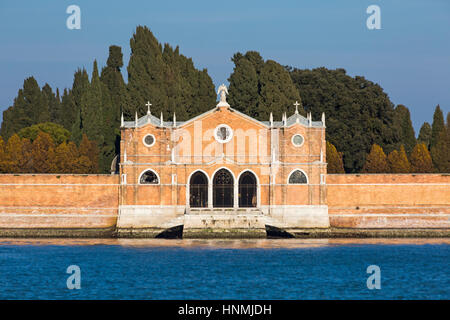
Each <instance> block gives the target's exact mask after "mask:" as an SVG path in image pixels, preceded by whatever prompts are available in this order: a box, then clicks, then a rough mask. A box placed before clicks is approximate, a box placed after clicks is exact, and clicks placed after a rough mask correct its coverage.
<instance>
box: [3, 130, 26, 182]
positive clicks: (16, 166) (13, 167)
mask: <svg viewBox="0 0 450 320" xmlns="http://www.w3.org/2000/svg"><path fill="white" fill-rule="evenodd" d="M6 157H7V164H6V166H5V167H6V168H5V169H6V172H8V173H20V172H22V170H21V164H22V163H23V162H24V159H23V152H22V139H20V137H19V136H18V135H17V134H13V135H12V136H11V137H10V138H9V139H8V143H7V144H6Z"/></svg>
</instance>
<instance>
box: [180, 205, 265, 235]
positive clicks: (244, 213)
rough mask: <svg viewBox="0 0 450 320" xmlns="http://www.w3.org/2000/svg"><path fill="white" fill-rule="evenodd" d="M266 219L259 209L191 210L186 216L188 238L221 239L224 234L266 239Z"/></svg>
mask: <svg viewBox="0 0 450 320" xmlns="http://www.w3.org/2000/svg"><path fill="white" fill-rule="evenodd" d="M265 223H266V217H265V216H264V215H263V213H262V211H261V210H259V209H257V208H212V209H209V208H190V209H186V214H185V215H184V231H183V234H184V235H186V236H187V237H197V236H202V237H204V236H205V234H209V235H210V236H211V237H214V236H217V237H220V234H223V233H227V234H230V233H234V234H236V236H239V235H242V234H243V233H245V234H247V236H251V237H258V238H259V237H261V238H263V237H265V236H266V232H265Z"/></svg>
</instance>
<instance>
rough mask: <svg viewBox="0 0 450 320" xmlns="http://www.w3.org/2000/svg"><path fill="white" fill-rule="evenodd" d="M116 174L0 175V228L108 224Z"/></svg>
mask: <svg viewBox="0 0 450 320" xmlns="http://www.w3.org/2000/svg"><path fill="white" fill-rule="evenodd" d="M118 199H119V176H118V175H54V174H20V175H17V174H2V175H0V228H111V227H114V226H115V225H116V222H117V214H118V213H117V212H118V205H119V202H118V201H119V200H118Z"/></svg>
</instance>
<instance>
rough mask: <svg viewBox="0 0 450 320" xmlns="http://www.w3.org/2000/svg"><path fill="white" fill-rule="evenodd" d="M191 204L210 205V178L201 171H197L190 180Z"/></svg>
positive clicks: (195, 206)
mask: <svg viewBox="0 0 450 320" xmlns="http://www.w3.org/2000/svg"><path fill="white" fill-rule="evenodd" d="M189 206H190V207H191V208H206V207H208V178H207V177H206V175H205V174H204V173H203V172H201V171H197V172H195V173H194V174H193V175H192V176H191V179H190V181H189Z"/></svg>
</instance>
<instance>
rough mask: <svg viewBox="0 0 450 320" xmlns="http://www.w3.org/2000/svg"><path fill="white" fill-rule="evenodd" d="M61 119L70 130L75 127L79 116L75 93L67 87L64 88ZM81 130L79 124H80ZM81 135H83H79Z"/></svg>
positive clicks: (62, 123)
mask: <svg viewBox="0 0 450 320" xmlns="http://www.w3.org/2000/svg"><path fill="white" fill-rule="evenodd" d="M60 106H61V107H60V108H61V119H60V121H59V123H60V124H61V125H62V126H63V127H64V128H66V129H67V130H69V131H72V134H73V129H74V123H75V122H76V120H77V119H76V118H77V115H78V114H77V108H76V105H75V101H74V99H73V95H72V94H71V93H69V91H68V90H67V89H64V92H63V96H62V98H61V104H60ZM78 130H79V126H78ZM79 137H81V135H80V136H79Z"/></svg>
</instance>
